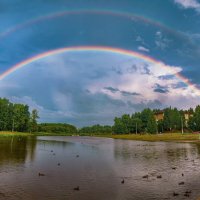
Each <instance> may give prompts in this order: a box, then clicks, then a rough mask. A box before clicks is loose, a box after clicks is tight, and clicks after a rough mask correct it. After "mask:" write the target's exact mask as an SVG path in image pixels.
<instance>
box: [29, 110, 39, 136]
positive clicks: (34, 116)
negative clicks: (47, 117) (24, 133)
mask: <svg viewBox="0 0 200 200" xmlns="http://www.w3.org/2000/svg"><path fill="white" fill-rule="evenodd" d="M37 119H39V115H38V111H37V110H36V109H34V110H32V113H31V117H30V132H36V131H38V125H37Z"/></svg>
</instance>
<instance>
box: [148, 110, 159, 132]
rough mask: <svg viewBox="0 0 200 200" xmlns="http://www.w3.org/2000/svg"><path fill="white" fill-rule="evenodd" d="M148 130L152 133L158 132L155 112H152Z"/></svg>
mask: <svg viewBox="0 0 200 200" xmlns="http://www.w3.org/2000/svg"><path fill="white" fill-rule="evenodd" d="M147 132H148V133H150V134H155V133H156V132H157V124H156V120H155V117H154V115H153V113H152V114H150V115H149V118H148V122H147Z"/></svg>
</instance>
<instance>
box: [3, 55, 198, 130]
mask: <svg viewBox="0 0 200 200" xmlns="http://www.w3.org/2000/svg"><path fill="white" fill-rule="evenodd" d="M181 70H182V68H181V67H177V66H168V65H166V64H164V63H163V64H162V65H160V64H158V63H151V62H147V61H144V60H141V59H138V58H135V57H130V56H126V55H121V54H119V55H118V54H114V53H106V52H68V53H63V54H61V55H55V56H52V57H47V58H44V59H41V60H38V61H37V62H34V63H32V64H29V65H28V66H26V67H24V68H21V69H19V70H17V71H15V72H14V73H13V74H11V75H9V76H7V77H6V78H5V79H3V80H1V81H0V89H1V90H0V95H1V96H2V95H3V96H5V97H7V98H10V99H12V101H15V102H19V103H20V102H21V103H27V104H29V105H30V107H31V108H36V109H38V110H39V113H40V116H41V119H40V120H41V121H43V122H47V121H50V122H66V123H72V124H75V125H77V126H85V125H91V124H95V123H100V124H113V119H114V117H115V116H120V115H122V114H123V113H130V114H131V113H133V112H135V111H140V110H141V109H143V108H145V107H151V108H154V107H156V106H157V107H158V106H160V107H162V106H164V105H171V104H173V105H174V106H178V107H179V106H180V107H184V106H187V105H191V103H190V102H192V104H193V105H195V103H197V102H199V100H200V99H199V96H198V95H197V94H196V93H194V92H193V90H192V88H190V87H189V86H187V85H184V83H183V82H182V81H181V80H180V79H179V78H177V77H176V76H175V74H176V73H179V72H181ZM116 71H120V73H117V72H116ZM7 83H9V85H7ZM181 86H184V87H181ZM181 98H183V99H184V102H182V103H181V104H180V102H179V101H180V99H181ZM172 101H173V102H172Z"/></svg>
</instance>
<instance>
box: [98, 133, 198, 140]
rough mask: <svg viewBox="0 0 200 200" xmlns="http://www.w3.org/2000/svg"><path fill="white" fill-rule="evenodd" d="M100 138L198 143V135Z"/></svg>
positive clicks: (174, 134)
mask: <svg viewBox="0 0 200 200" xmlns="http://www.w3.org/2000/svg"><path fill="white" fill-rule="evenodd" d="M101 137H108V138H113V139H125V140H140V141H151V142H157V141H164V142H169V141H177V142H178V141H181V142H200V140H199V134H192V133H184V134H181V133H164V134H152V135H151V134H142V135H139V134H138V135H136V134H123V135H101Z"/></svg>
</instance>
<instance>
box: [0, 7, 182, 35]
mask: <svg viewBox="0 0 200 200" xmlns="http://www.w3.org/2000/svg"><path fill="white" fill-rule="evenodd" d="M78 14H98V15H111V16H112V15H113V16H120V17H125V18H127V19H130V20H139V21H141V22H144V23H147V24H151V25H153V26H156V27H158V28H161V29H164V30H166V31H168V32H171V33H172V34H175V35H179V36H183V35H181V34H180V33H178V32H176V31H174V30H173V29H171V28H169V27H167V26H165V25H164V24H162V23H160V22H158V21H155V20H152V19H149V18H146V17H144V16H141V15H136V14H134V13H129V12H121V11H115V10H100V9H90V10H87V9H80V10H69V11H60V12H55V13H50V14H47V15H44V16H39V17H36V18H33V19H31V20H28V21H26V22H23V23H21V24H18V25H16V26H13V27H10V28H8V29H7V30H5V31H3V32H0V39H1V38H4V37H5V36H8V35H10V34H11V33H14V32H16V31H18V30H20V29H23V28H25V27H28V26H31V25H34V24H37V23H40V22H42V21H45V20H50V19H55V18H59V17H62V16H66V15H78Z"/></svg>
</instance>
